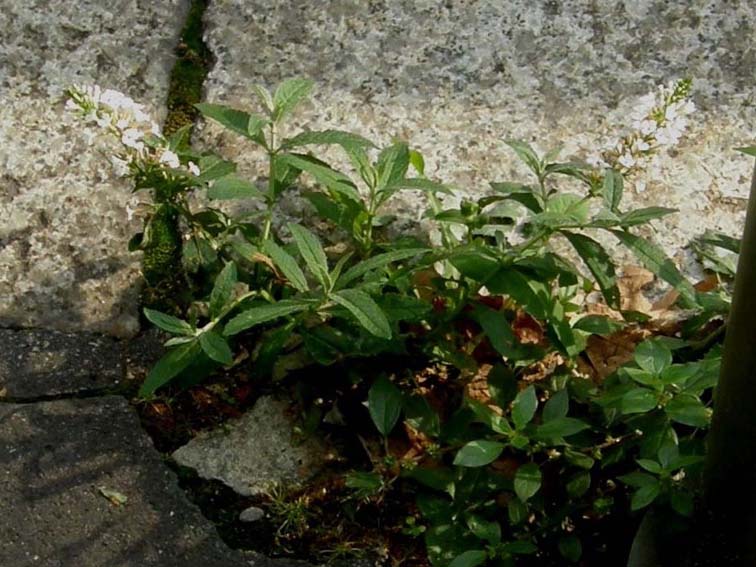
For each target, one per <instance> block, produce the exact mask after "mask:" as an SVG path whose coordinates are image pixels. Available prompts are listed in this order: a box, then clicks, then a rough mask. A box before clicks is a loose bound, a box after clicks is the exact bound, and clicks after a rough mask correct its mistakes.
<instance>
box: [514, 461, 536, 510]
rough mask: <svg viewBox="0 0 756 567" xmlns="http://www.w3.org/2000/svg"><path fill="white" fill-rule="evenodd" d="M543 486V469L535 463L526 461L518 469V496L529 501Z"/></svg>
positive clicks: (516, 477)
mask: <svg viewBox="0 0 756 567" xmlns="http://www.w3.org/2000/svg"><path fill="white" fill-rule="evenodd" d="M540 488H541V469H540V468H539V467H538V465H537V464H535V463H526V464H524V465H522V466H521V467H519V468H518V469H517V472H516V473H515V479H514V489H515V493H516V494H517V497H518V498H519V499H520V500H522V501H523V502H527V501H528V499H529V498H531V497H532V496H533V495H534V494H535V493H536V492H538V490H540Z"/></svg>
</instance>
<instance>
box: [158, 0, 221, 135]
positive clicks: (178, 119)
mask: <svg viewBox="0 0 756 567" xmlns="http://www.w3.org/2000/svg"><path fill="white" fill-rule="evenodd" d="M206 8H207V0H193V2H192V5H191V7H190V9H189V14H188V16H187V19H186V23H185V24H184V29H183V30H182V31H181V41H180V42H179V45H178V47H177V48H176V57H177V60H176V64H175V65H174V67H173V70H172V71H171V78H170V86H169V91H168V116H167V117H166V119H165V124H164V127H163V129H164V131H165V133H166V134H172V133H173V132H175V131H176V130H178V129H179V128H181V127H182V126H185V125H187V124H194V121H195V120H196V118H197V115H198V112H197V109H195V108H194V105H195V104H197V103H198V102H201V100H202V85H203V84H204V82H205V78H206V77H207V72H208V69H209V67H210V63H211V60H212V57H211V53H210V50H209V49H208V48H207V46H206V45H205V43H204V41H203V38H202V31H203V30H202V17H203V15H204V13H205V9H206Z"/></svg>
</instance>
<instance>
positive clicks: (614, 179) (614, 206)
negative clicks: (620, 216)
mask: <svg viewBox="0 0 756 567" xmlns="http://www.w3.org/2000/svg"><path fill="white" fill-rule="evenodd" d="M624 185H625V183H624V179H623V178H622V174H621V173H620V172H619V171H615V170H613V169H607V170H606V173H605V174H604V204H605V205H606V208H607V209H609V210H610V211H612V212H617V210H618V207H619V204H620V201H622V191H623V188H624Z"/></svg>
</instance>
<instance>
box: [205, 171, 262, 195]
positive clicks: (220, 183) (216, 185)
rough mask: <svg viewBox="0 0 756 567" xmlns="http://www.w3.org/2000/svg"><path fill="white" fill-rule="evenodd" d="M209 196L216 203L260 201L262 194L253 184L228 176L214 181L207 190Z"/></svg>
mask: <svg viewBox="0 0 756 567" xmlns="http://www.w3.org/2000/svg"><path fill="white" fill-rule="evenodd" d="M207 196H208V198H210V199H213V200H216V201H223V200H230V199H258V198H262V193H260V190H259V189H258V188H257V187H255V185H254V184H253V183H250V182H249V181H245V180H244V179H240V178H238V177H236V176H235V175H226V176H225V177H221V178H220V179H216V180H215V181H213V183H212V185H210V187H209V188H208V190H207Z"/></svg>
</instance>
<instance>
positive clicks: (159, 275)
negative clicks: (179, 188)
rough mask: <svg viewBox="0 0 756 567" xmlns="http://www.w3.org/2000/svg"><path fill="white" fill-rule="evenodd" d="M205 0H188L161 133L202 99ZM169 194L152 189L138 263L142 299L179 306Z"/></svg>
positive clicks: (175, 221) (182, 121)
mask: <svg viewBox="0 0 756 567" xmlns="http://www.w3.org/2000/svg"><path fill="white" fill-rule="evenodd" d="M206 8H207V0H193V1H192V4H191V7H190V9H189V13H188V15H187V19H186V22H185V24H184V28H183V30H182V32H181V39H180V42H179V45H178V46H177V47H176V63H175V65H174V66H173V70H172V71H171V77H170V83H169V90H168V100H167V106H168V115H167V116H166V119H165V123H164V124H163V131H164V133H165V134H166V135H170V134H173V133H174V132H176V131H177V130H179V129H180V128H182V127H184V126H186V125H193V124H194V121H195V119H196V118H197V114H198V112H197V110H196V109H195V108H194V105H195V104H196V103H198V102H200V101H201V100H202V86H203V83H204V81H205V77H206V76H207V71H208V68H209V66H210V62H211V57H210V50H209V49H208V48H207V46H206V45H205V43H204V41H203V39H202V33H203V26H202V17H203V15H204V12H205V9H206ZM173 198H174V197H171V196H168V197H166V196H164V195H161V194H159V192H157V191H156V192H155V194H154V201H155V204H156V205H157V208H156V212H155V214H154V216H153V217H152V219H150V221H149V223H150V230H151V233H152V234H151V241H150V244H149V245H148V246H146V247H145V248H144V259H143V260H142V267H143V272H144V277H145V288H144V291H143V293H142V304H143V305H145V306H147V307H152V308H154V309H161V310H163V311H169V312H181V311H182V310H183V308H184V307H186V306H185V305H184V304H183V302H182V301H181V300H180V299H179V296H178V295H177V294H176V291H177V290H179V289H182V288H183V287H184V286H183V283H184V281H185V275H184V270H183V266H182V264H181V244H182V239H181V227H180V225H179V217H178V215H177V214H176V212H175V209H173V207H171V206H170V205H171V202H172V199H173Z"/></svg>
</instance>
